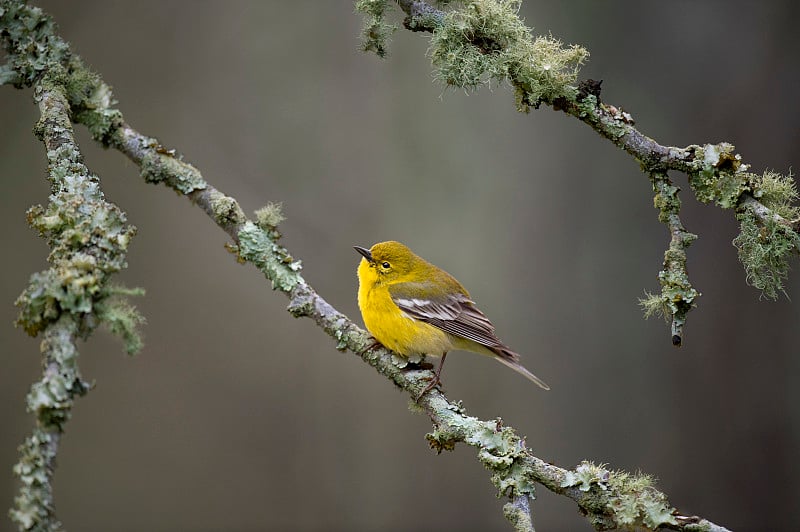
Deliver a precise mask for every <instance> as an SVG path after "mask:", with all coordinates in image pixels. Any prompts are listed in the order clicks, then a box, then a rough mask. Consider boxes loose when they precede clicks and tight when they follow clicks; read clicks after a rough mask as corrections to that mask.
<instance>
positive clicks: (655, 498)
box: [561, 461, 678, 530]
mask: <svg viewBox="0 0 800 532" xmlns="http://www.w3.org/2000/svg"><path fill="white" fill-rule="evenodd" d="M561 487H562V488H570V487H573V488H577V489H579V490H580V491H583V492H586V494H587V495H586V499H587V500H584V504H586V505H587V506H589V507H591V508H594V509H595V511H596V512H597V514H598V515H603V516H608V515H610V516H611V518H612V523H613V524H614V525H615V528H628V527H629V528H635V527H644V528H647V529H649V530H655V529H656V528H658V527H660V526H662V525H667V524H668V525H677V524H678V521H677V519H676V518H675V513H676V510H675V509H674V508H673V507H672V506H670V504H669V502H668V501H667V499H666V497H665V496H664V494H663V493H661V492H660V491H658V490H656V489H655V488H654V487H653V479H652V478H651V477H649V476H647V475H631V474H629V473H625V472H624V471H609V470H608V469H606V468H605V467H604V466H603V465H599V466H598V465H595V464H593V463H592V462H587V461H584V462H582V463H581V464H579V465H578V466H577V467H576V468H575V469H574V470H572V471H567V472H566V474H565V475H564V479H563V480H562V482H561ZM588 499H595V500H588ZM602 525H603V527H606V526H608V521H607V519H606V518H605V517H604V518H603V523H602Z"/></svg>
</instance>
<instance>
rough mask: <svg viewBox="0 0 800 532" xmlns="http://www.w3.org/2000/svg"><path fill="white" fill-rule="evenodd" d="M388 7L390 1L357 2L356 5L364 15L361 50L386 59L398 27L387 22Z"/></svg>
mask: <svg viewBox="0 0 800 532" xmlns="http://www.w3.org/2000/svg"><path fill="white" fill-rule="evenodd" d="M388 7H389V0H357V1H356V3H355V8H356V11H358V12H359V13H362V14H363V15H364V28H363V29H362V32H361V35H362V37H361V38H362V40H361V48H362V50H364V51H365V52H375V53H376V54H377V55H378V56H379V57H386V54H387V51H388V42H389V37H391V36H392V33H394V32H395V31H396V30H397V26H395V25H394V24H390V23H388V22H386V10H387V9H388Z"/></svg>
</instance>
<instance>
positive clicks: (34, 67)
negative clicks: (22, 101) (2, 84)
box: [0, 0, 70, 88]
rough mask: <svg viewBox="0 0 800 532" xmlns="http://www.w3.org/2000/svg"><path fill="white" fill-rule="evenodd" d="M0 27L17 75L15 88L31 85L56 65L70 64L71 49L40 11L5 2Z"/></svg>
mask: <svg viewBox="0 0 800 532" xmlns="http://www.w3.org/2000/svg"><path fill="white" fill-rule="evenodd" d="M0 28H3V37H4V38H3V42H4V43H5V45H6V52H7V54H8V57H9V64H10V66H11V68H13V69H14V71H15V72H16V75H15V76H14V77H13V78H11V79H10V81H12V82H13V83H14V86H16V87H17V88H21V87H23V86H31V85H32V84H33V83H34V82H35V81H36V80H37V79H38V78H39V77H40V76H41V75H42V73H43V72H46V71H48V70H49V69H50V67H52V66H53V65H58V64H63V63H66V62H67V60H68V59H69V57H70V50H69V46H68V45H67V44H66V43H65V42H64V41H63V40H62V39H61V38H60V37H58V36H57V34H56V25H55V23H54V22H53V19H52V18H50V17H49V16H48V15H46V14H45V13H44V12H43V11H42V10H41V9H40V8H38V7H35V6H31V5H27V4H24V3H22V2H12V1H9V0H3V1H2V2H0Z"/></svg>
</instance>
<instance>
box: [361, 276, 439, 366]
mask: <svg viewBox="0 0 800 532" xmlns="http://www.w3.org/2000/svg"><path fill="white" fill-rule="evenodd" d="M362 269H366V270H367V271H362ZM369 270H370V268H369V265H368V264H366V261H364V264H362V265H360V266H359V271H358V273H359V281H360V282H359V287H358V306H359V308H360V309H361V315H362V317H363V318H364V325H366V326H367V330H369V332H370V333H371V334H372V336H374V337H375V339H376V340H378V341H379V342H380V343H381V344H383V345H384V346H385V347H387V348H388V349H391V350H392V351H394V352H395V353H397V354H399V355H403V356H406V357H409V356H414V355H436V356H440V355H442V354H443V353H446V352H447V351H450V350H452V349H453V347H454V346H453V343H452V341H451V337H450V335H449V334H447V333H446V332H444V331H442V330H441V329H437V328H436V327H434V326H433V325H428V324H427V323H424V322H421V321H419V320H416V319H414V318H411V317H410V316H408V315H407V314H405V313H404V312H403V311H401V310H400V309H399V308H398V306H397V305H395V303H394V301H392V297H391V295H390V294H389V288H388V287H387V286H386V285H383V284H379V283H375V282H374V280H371V279H370V274H373V275H374V273H373V272H370V271H369Z"/></svg>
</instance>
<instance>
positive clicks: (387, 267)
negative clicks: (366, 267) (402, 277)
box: [381, 261, 391, 270]
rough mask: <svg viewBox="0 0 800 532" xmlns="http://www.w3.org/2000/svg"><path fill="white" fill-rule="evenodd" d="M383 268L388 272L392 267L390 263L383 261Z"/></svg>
mask: <svg viewBox="0 0 800 532" xmlns="http://www.w3.org/2000/svg"><path fill="white" fill-rule="evenodd" d="M381 266H382V267H383V269H384V270H388V269H389V268H390V267H391V264H389V263H388V262H386V261H383V262H382V263H381Z"/></svg>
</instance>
